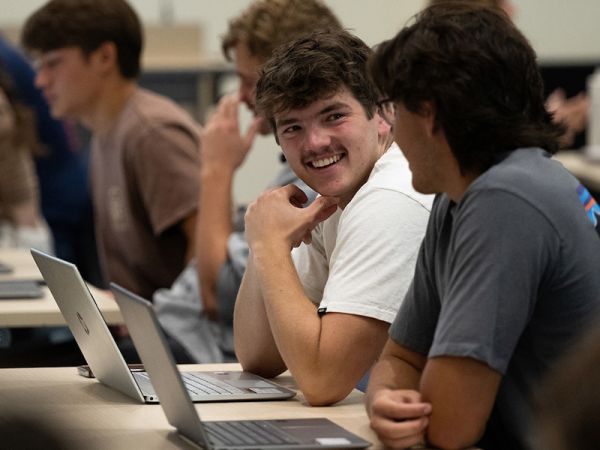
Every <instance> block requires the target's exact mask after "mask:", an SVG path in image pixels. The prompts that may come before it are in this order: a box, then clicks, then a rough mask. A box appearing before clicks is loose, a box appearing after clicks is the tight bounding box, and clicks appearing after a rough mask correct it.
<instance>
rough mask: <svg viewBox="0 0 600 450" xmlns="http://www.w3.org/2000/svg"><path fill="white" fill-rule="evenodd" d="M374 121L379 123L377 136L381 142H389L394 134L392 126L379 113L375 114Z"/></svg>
mask: <svg viewBox="0 0 600 450" xmlns="http://www.w3.org/2000/svg"><path fill="white" fill-rule="evenodd" d="M373 119H374V120H376V121H377V136H379V142H383V141H387V140H388V137H389V136H390V135H391V134H392V126H391V125H390V124H389V123H387V122H386V121H385V120H384V119H383V117H381V116H380V115H379V113H377V112H375V113H374V115H373Z"/></svg>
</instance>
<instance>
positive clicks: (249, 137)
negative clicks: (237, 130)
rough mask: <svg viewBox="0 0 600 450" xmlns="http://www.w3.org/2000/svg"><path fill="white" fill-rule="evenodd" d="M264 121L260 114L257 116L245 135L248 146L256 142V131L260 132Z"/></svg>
mask: <svg viewBox="0 0 600 450" xmlns="http://www.w3.org/2000/svg"><path fill="white" fill-rule="evenodd" d="M263 122H264V119H263V118H262V117H260V116H256V117H255V118H254V120H253V121H252V123H251V124H250V126H249V127H248V130H247V131H246V135H245V136H244V143H245V144H246V147H250V146H251V145H252V142H254V137H255V136H256V133H258V130H260V127H261V126H262V124H263Z"/></svg>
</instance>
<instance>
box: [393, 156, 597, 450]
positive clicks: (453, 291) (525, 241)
mask: <svg viewBox="0 0 600 450" xmlns="http://www.w3.org/2000/svg"><path fill="white" fill-rule="evenodd" d="M586 195H588V196H589V194H588V193H587V191H585V189H583V187H582V186H581V185H580V184H579V182H578V181H577V180H576V179H575V178H574V177H573V176H572V175H571V174H569V173H568V172H567V171H566V170H565V169H564V168H563V167H562V166H561V165H560V164H559V163H558V162H556V161H553V160H551V159H550V158H549V157H548V154H547V153H545V152H543V151H542V150H539V149H520V150H517V151H514V152H512V153H510V154H509V155H508V156H507V157H506V159H504V160H503V161H502V162H501V163H499V164H497V165H495V166H493V167H492V168H490V169H489V170H488V171H487V172H485V173H484V174H482V175H481V176H480V177H479V178H477V179H476V180H475V181H474V182H473V183H472V185H471V186H470V187H469V188H468V190H467V192H466V193H465V195H464V196H463V198H462V199H461V201H460V202H459V203H458V204H455V203H453V202H452V201H450V200H449V199H448V197H447V196H446V195H440V196H438V198H437V199H436V201H435V203H434V207H433V211H432V213H431V218H430V221H429V224H428V229H427V233H426V235H425V239H424V241H423V244H422V246H421V249H420V253H419V258H418V261H417V267H416V271H415V277H414V280H413V283H412V285H411V287H410V288H409V291H408V293H407V295H406V298H405V301H404V302H403V304H402V307H401V309H400V311H399V313H398V315H397V317H396V319H395V321H394V323H393V325H392V327H391V329H390V336H391V338H392V339H393V340H394V341H396V342H398V343H399V344H401V345H403V346H406V347H408V348H410V349H412V350H414V351H417V352H419V353H421V354H424V355H427V356H428V357H430V358H431V357H436V356H442V355H444V356H460V357H469V358H473V359H475V360H478V361H481V362H483V363H485V364H487V365H488V366H490V367H491V368H493V369H494V370H496V371H498V372H500V373H501V374H502V375H503V378H502V382H501V386H500V389H499V391H498V395H497V398H496V403H495V405H494V409H493V412H492V415H491V417H490V420H489V422H488V425H487V427H486V433H485V435H484V439H483V441H482V443H480V446H481V447H483V448H485V449H486V450H489V449H496V448H497V449H507V448H510V449H519V448H527V443H526V436H527V434H528V418H529V416H530V410H531V400H532V398H531V397H532V396H531V394H532V391H533V390H534V388H535V386H536V385H537V384H538V382H539V380H540V379H541V378H542V376H543V375H544V374H545V373H546V372H547V370H548V369H549V368H550V366H551V365H552V363H553V362H554V361H555V359H556V357H557V356H559V355H560V354H561V353H562V352H563V351H564V349H565V348H566V346H567V345H568V344H569V343H571V341H572V340H573V339H574V338H575V337H576V336H577V335H579V333H580V332H581V331H582V329H583V328H585V327H586V326H587V324H588V323H589V322H590V321H591V319H592V317H593V316H594V315H595V314H596V313H597V311H598V310H599V306H600V297H599V295H598V293H599V292H600V277H599V276H598V268H599V267H600V239H599V238H598V234H597V233H596V230H595V225H596V223H594V222H593V220H595V215H594V214H591V215H590V217H588V215H587V214H586V211H587V210H588V209H590V208H589V207H590V202H593V199H591V198H586ZM584 204H586V207H585V208H584ZM592 209H594V208H592ZM590 219H593V220H590Z"/></svg>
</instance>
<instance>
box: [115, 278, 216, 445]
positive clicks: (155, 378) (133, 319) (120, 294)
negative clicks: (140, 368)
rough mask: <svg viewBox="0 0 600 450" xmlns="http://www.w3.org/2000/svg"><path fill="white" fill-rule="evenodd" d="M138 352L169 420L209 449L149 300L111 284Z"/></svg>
mask: <svg viewBox="0 0 600 450" xmlns="http://www.w3.org/2000/svg"><path fill="white" fill-rule="evenodd" d="M110 286H111V289H112V290H113V292H114V294H115V299H116V300H117V303H118V304H119V309H120V310H121V314H123V317H124V318H125V323H126V324H127V328H128V329H129V334H130V335H131V339H132V340H133V343H134V345H135V348H136V350H137V352H138V354H139V356H140V359H141V360H142V362H143V363H144V367H145V369H146V372H148V374H149V375H150V378H151V379H152V385H153V386H154V388H155V389H156V393H157V394H158V397H159V399H160V404H161V406H162V408H163V411H164V412H165V416H167V420H168V421H169V423H170V424H171V425H173V426H174V427H175V428H177V430H178V431H179V432H180V433H181V434H182V435H184V436H185V437H186V438H188V439H190V440H191V441H192V442H195V443H197V444H200V445H202V446H203V447H205V448H210V447H209V446H208V442H209V441H208V437H207V436H206V433H205V431H204V428H203V427H202V424H201V423H200V418H199V417H198V414H197V412H196V409H195V408H194V404H193V403H192V400H191V398H190V396H189V394H188V392H187V389H186V388H185V385H184V384H183V380H182V378H181V376H180V374H179V369H177V365H176V363H175V359H174V358H173V354H172V353H171V351H170V350H169V348H168V345H167V342H166V339H165V337H164V334H163V333H162V331H161V329H160V327H159V325H158V320H157V318H156V315H155V314H154V309H153V308H152V305H151V304H150V302H148V301H147V300H144V299H143V298H141V297H139V296H137V295H135V294H133V293H131V292H129V291H127V290H125V289H123V288H122V287H121V286H118V285H116V284H114V283H111V285H110Z"/></svg>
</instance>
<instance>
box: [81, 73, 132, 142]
mask: <svg viewBox="0 0 600 450" xmlns="http://www.w3.org/2000/svg"><path fill="white" fill-rule="evenodd" d="M135 89H136V83H135V82H134V81H132V80H126V79H122V78H118V79H114V80H113V81H112V82H107V83H106V84H105V85H104V86H103V89H101V90H100V91H99V92H98V95H97V99H98V101H97V103H96V104H94V105H93V107H92V108H90V110H89V111H88V113H87V114H85V115H83V116H82V117H81V122H82V123H83V124H84V125H85V126H86V127H87V128H89V129H90V130H91V131H92V132H93V133H94V134H103V133H106V132H107V131H109V130H110V129H111V128H112V126H113V125H114V123H115V121H116V120H117V118H118V117H119V115H120V114H121V111H123V108H124V107H125V104H126V103H127V100H128V99H129V97H130V96H131V94H132V93H133V91H134V90H135Z"/></svg>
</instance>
